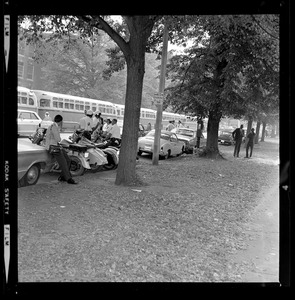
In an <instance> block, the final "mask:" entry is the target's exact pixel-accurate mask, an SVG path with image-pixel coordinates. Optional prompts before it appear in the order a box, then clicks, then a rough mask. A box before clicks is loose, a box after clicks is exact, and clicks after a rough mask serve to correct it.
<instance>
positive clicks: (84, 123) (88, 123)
mask: <svg viewBox="0 0 295 300" xmlns="http://www.w3.org/2000/svg"><path fill="white" fill-rule="evenodd" d="M92 116H93V111H92V110H87V112H86V116H85V117H83V118H81V119H80V129H83V130H84V136H85V137H86V138H87V139H89V140H91V133H92V128H93V120H92Z"/></svg>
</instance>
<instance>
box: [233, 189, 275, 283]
mask: <svg viewBox="0 0 295 300" xmlns="http://www.w3.org/2000/svg"><path fill="white" fill-rule="evenodd" d="M259 197H261V198H260V199H261V202H260V204H259V205H258V206H257V207H256V208H255V211H254V213H253V217H252V219H251V222H249V223H248V224H247V225H246V228H247V234H248V239H247V244H248V247H247V249H246V250H241V251H240V252H239V253H237V254H236V262H237V263H239V262H240V263H242V264H247V265H248V267H250V268H248V270H247V271H246V272H245V273H243V274H241V279H242V281H243V282H279V186H278V185H276V184H275V185H273V186H272V187H271V188H270V189H269V190H264V191H262V192H261V193H260V195H259Z"/></svg>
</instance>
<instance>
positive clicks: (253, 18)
mask: <svg viewBox="0 0 295 300" xmlns="http://www.w3.org/2000/svg"><path fill="white" fill-rule="evenodd" d="M251 17H252V20H253V21H254V22H255V23H256V24H257V25H258V26H259V27H260V28H261V29H262V30H263V31H264V32H265V33H266V34H268V35H270V36H271V37H272V38H274V39H275V40H280V39H279V38H277V37H276V36H274V35H273V34H271V33H270V32H268V31H267V30H266V29H265V28H263V27H262V26H261V25H260V23H259V22H258V21H257V20H256V19H255V17H254V16H252V15H251Z"/></svg>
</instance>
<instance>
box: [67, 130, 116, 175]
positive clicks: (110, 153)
mask: <svg viewBox="0 0 295 300" xmlns="http://www.w3.org/2000/svg"><path fill="white" fill-rule="evenodd" d="M87 137H89V136H87V135H85V134H84V131H83V130H81V129H77V130H75V132H74V133H73V135H72V136H70V137H69V139H70V140H71V141H72V142H74V143H77V144H78V145H82V146H86V147H87V152H89V159H90V160H92V161H95V160H97V159H99V158H101V156H102V155H103V157H105V158H106V161H103V162H102V163H101V164H100V165H99V166H98V167H97V169H95V167H93V165H92V164H91V163H90V166H92V170H93V171H94V172H96V171H98V170H112V169H115V168H117V166H118V163H119V155H118V149H117V148H115V147H112V146H109V145H108V144H107V143H94V142H92V141H91V140H89V139H88V138H87Z"/></svg>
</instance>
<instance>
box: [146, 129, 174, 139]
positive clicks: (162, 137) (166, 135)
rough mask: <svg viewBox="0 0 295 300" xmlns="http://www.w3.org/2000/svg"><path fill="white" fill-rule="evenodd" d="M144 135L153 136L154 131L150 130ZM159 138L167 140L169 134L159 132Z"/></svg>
mask: <svg viewBox="0 0 295 300" xmlns="http://www.w3.org/2000/svg"><path fill="white" fill-rule="evenodd" d="M146 136H155V131H154V130H152V131H150V132H149V133H148V134H147V135H146ZM161 139H163V140H169V139H170V136H169V134H166V133H162V132H161Z"/></svg>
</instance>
